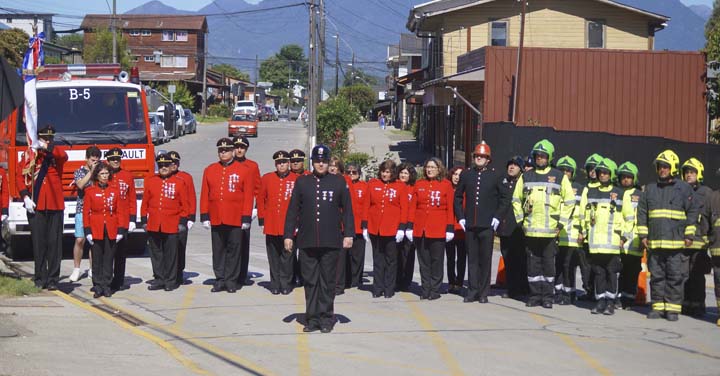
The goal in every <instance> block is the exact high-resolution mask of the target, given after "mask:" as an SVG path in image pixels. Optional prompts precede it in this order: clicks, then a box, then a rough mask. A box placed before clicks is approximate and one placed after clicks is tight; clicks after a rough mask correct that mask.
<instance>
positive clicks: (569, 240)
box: [558, 182, 583, 247]
mask: <svg viewBox="0 0 720 376" xmlns="http://www.w3.org/2000/svg"><path fill="white" fill-rule="evenodd" d="M572 190H573V194H574V195H575V205H574V206H573V210H572V214H570V220H569V222H568V227H567V228H563V229H562V230H560V233H559V234H558V245H559V246H562V247H579V246H580V244H578V238H579V237H580V233H581V232H582V222H581V221H580V199H581V198H582V196H581V195H582V192H583V186H582V185H580V184H579V183H576V182H572ZM568 229H569V231H568Z"/></svg>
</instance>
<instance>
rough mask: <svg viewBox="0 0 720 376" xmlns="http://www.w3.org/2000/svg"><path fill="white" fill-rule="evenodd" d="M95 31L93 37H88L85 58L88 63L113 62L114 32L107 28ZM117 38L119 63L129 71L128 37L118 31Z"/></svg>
mask: <svg viewBox="0 0 720 376" xmlns="http://www.w3.org/2000/svg"><path fill="white" fill-rule="evenodd" d="M94 31H95V32H94V33H93V35H92V37H90V38H88V43H87V44H86V45H85V49H84V50H83V60H85V62H86V63H112V50H113V48H112V39H113V35H112V32H111V31H110V30H109V29H106V28H100V29H96V30H94ZM116 40H117V58H118V63H120V66H121V67H122V69H123V70H126V71H129V70H130V67H131V63H130V53H129V52H128V48H127V39H125V38H124V37H123V36H122V34H121V33H119V32H118V33H117V38H116Z"/></svg>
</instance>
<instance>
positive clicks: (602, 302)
mask: <svg viewBox="0 0 720 376" xmlns="http://www.w3.org/2000/svg"><path fill="white" fill-rule="evenodd" d="M606 308H607V300H606V299H605V298H601V299H598V301H597V303H596V304H595V307H594V308H593V309H591V310H590V313H592V314H593V315H598V314H602V313H604V312H605V309H606Z"/></svg>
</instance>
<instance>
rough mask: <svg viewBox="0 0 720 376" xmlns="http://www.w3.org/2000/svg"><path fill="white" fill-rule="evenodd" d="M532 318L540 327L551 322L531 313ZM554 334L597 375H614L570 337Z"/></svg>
mask: <svg viewBox="0 0 720 376" xmlns="http://www.w3.org/2000/svg"><path fill="white" fill-rule="evenodd" d="M530 316H532V318H533V319H535V321H537V322H538V323H540V325H548V324H550V322H549V321H547V319H545V317H543V316H540V315H538V314H535V313H530ZM553 334H555V335H556V336H558V337H560V339H561V340H562V341H563V342H564V343H565V345H567V347H569V348H570V349H572V350H573V351H574V352H575V354H577V355H578V356H579V357H580V358H581V359H582V360H584V361H585V363H587V364H588V365H589V366H590V367H591V368H592V369H594V370H595V371H597V373H599V374H601V375H612V372H610V370H609V369H607V368H605V367H603V366H602V364H600V362H599V361H598V360H597V359H595V358H593V357H592V356H590V354H588V353H587V352H585V350H583V349H582V348H580V346H578V344H577V343H575V341H573V340H572V338H570V336H569V335H567V334H562V333H558V332H553Z"/></svg>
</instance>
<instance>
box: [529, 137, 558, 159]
mask: <svg viewBox="0 0 720 376" xmlns="http://www.w3.org/2000/svg"><path fill="white" fill-rule="evenodd" d="M535 153H545V154H547V155H548V163H550V162H551V161H552V160H553V154H554V153H555V146H554V145H553V144H552V142H550V141H548V140H547V139H542V140H540V141H538V142H537V143H536V144H535V146H533V148H532V150H531V151H530V154H531V155H532V157H533V159H535Z"/></svg>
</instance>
